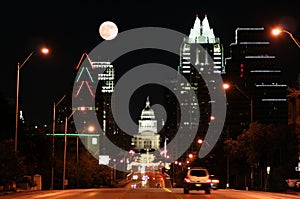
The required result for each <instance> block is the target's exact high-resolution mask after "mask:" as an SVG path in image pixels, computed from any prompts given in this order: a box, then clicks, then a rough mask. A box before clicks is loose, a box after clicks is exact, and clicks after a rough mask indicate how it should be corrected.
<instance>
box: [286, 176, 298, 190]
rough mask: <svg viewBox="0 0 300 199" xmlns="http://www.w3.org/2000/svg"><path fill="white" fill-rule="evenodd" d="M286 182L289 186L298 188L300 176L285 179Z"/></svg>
mask: <svg viewBox="0 0 300 199" xmlns="http://www.w3.org/2000/svg"><path fill="white" fill-rule="evenodd" d="M285 182H286V183H287V187H288V188H290V189H297V186H299V182H300V179H299V178H289V179H287V180H285ZM297 182H298V183H297Z"/></svg>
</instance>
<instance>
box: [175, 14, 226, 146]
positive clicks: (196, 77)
mask: <svg viewBox="0 0 300 199" xmlns="http://www.w3.org/2000/svg"><path fill="white" fill-rule="evenodd" d="M223 56H224V53H223V46H222V44H221V42H220V39H219V38H218V37H216V36H215V35H214V32H213V29H212V28H210V25H209V22H208V18H207V15H205V17H204V19H203V20H202V22H201V20H200V19H199V17H198V15H197V16H196V19H195V22H194V26H193V28H191V30H190V34H189V35H188V36H187V37H185V38H183V42H182V44H181V46H180V62H179V66H178V72H179V73H180V74H181V77H184V78H186V79H187V80H188V83H178V84H180V85H177V88H178V91H179V96H180V97H181V104H180V108H178V111H177V112H178V121H180V119H179V118H180V111H181V112H183V111H185V112H186V113H188V114H189V116H188V117H187V121H181V123H182V124H183V125H184V128H185V129H189V130H191V131H193V132H194V131H197V137H196V139H198V138H203V137H204V136H205V134H206V131H207V129H208V126H209V122H210V121H211V119H212V117H213V116H211V106H212V103H214V101H213V100H212V99H211V97H210V94H211V93H209V88H214V84H216V81H215V80H216V78H215V77H216V75H221V74H222V73H223V72H224V71H225V68H224V57H223ZM179 76H180V75H179ZM204 77H205V78H204ZM178 82H181V81H178ZM190 90H192V91H193V92H194V93H195V95H194V96H193V95H191V92H190ZM213 90H214V89H212V90H210V92H214V91H213ZM197 107H199V111H200V122H199V116H198V117H197V114H198V113H197V112H196V111H195V110H197ZM180 109H181V110H180ZM196 145H197V144H196ZM191 147H192V150H196V149H194V148H193V144H192V145H191Z"/></svg>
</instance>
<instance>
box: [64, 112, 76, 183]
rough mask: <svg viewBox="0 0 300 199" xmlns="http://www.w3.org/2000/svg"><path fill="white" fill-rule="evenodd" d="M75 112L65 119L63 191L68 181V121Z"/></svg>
mask: <svg viewBox="0 0 300 199" xmlns="http://www.w3.org/2000/svg"><path fill="white" fill-rule="evenodd" d="M74 112H75V110H73V111H72V113H71V114H70V115H69V116H68V117H66V119H65V134H64V138H65V139H64V168H63V187H62V189H65V184H66V183H65V181H66V159H67V131H68V120H69V119H70V117H71V116H72V115H73V114H74Z"/></svg>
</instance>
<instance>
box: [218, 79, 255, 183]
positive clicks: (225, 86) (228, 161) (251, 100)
mask: <svg viewBox="0 0 300 199" xmlns="http://www.w3.org/2000/svg"><path fill="white" fill-rule="evenodd" d="M230 86H234V87H235V88H236V89H237V90H238V91H239V92H240V93H242V94H243V95H244V96H245V97H246V98H247V99H248V100H250V124H252V123H253V99H252V97H249V96H248V95H247V94H246V93H245V92H244V91H243V90H242V89H240V88H239V87H238V86H237V85H235V84H234V85H230V84H223V88H224V89H225V90H228V89H229V88H230ZM226 131H227V140H229V128H228V127H227V130H226ZM229 158H230V157H229V155H227V161H226V164H227V172H226V173H227V174H226V175H227V177H226V178H227V183H226V188H229V175H230V174H229V173H230V172H229V171H230V170H229V168H230V159H229ZM252 176H253V174H252V171H251V181H253V178H252Z"/></svg>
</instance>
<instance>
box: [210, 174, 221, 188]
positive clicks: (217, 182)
mask: <svg viewBox="0 0 300 199" xmlns="http://www.w3.org/2000/svg"><path fill="white" fill-rule="evenodd" d="M210 180H211V183H210V186H211V188H212V189H214V190H216V189H218V188H219V185H220V180H219V179H218V178H217V177H216V176H215V175H210Z"/></svg>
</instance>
